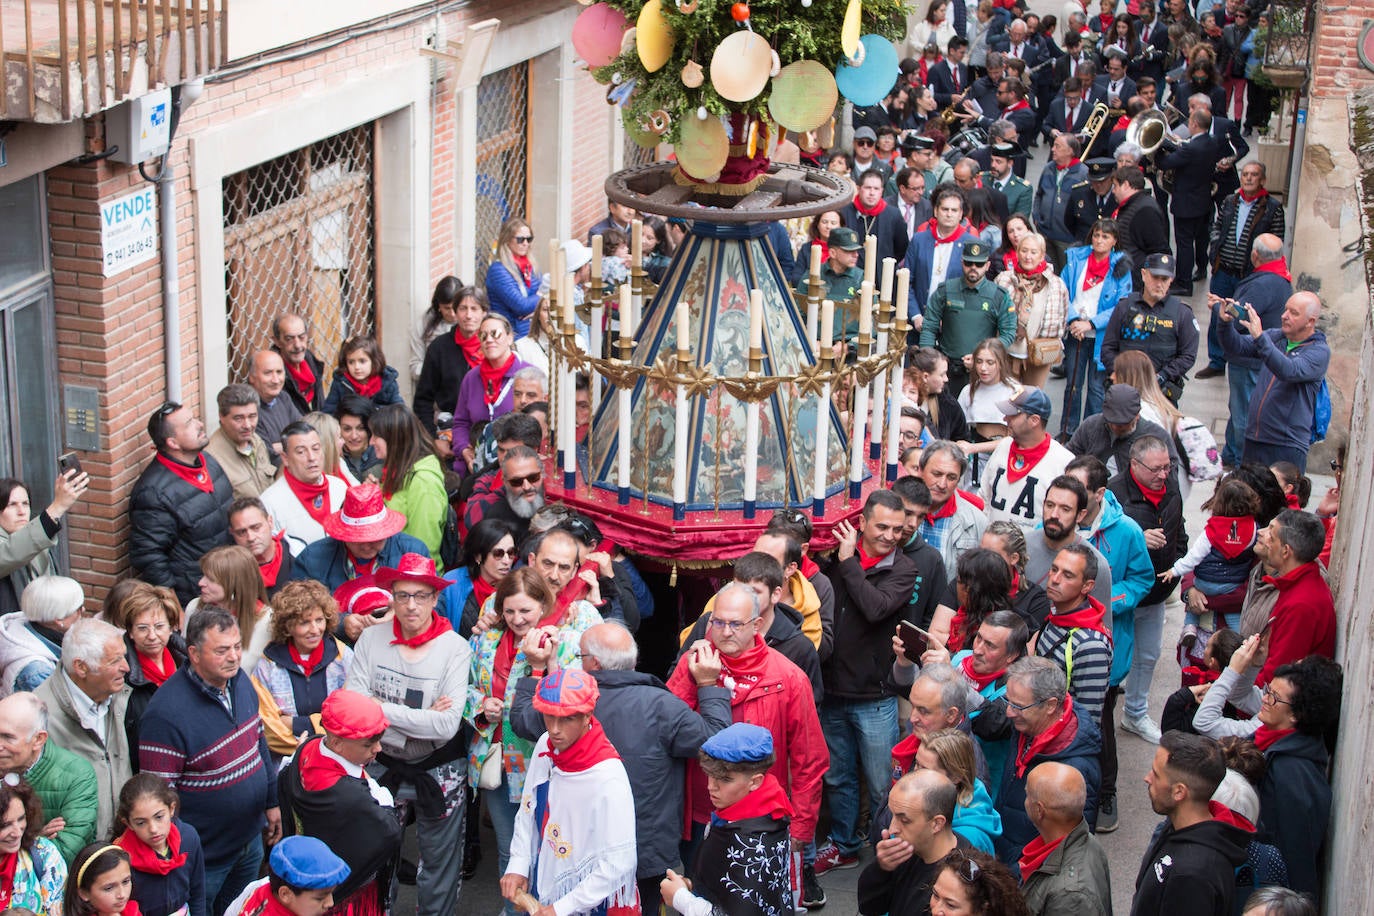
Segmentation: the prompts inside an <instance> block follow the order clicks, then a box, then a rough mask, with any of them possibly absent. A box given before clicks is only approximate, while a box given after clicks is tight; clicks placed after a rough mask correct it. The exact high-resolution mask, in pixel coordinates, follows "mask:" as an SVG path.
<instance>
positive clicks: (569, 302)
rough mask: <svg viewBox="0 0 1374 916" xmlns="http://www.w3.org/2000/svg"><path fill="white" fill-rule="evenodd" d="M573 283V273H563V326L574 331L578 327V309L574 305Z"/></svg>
mask: <svg viewBox="0 0 1374 916" xmlns="http://www.w3.org/2000/svg"><path fill="white" fill-rule="evenodd" d="M575 285H576V284H574V283H573V278H572V274H570V273H567V272H566V271H564V273H563V328H564V330H567V331H572V330H573V329H574V328H576V327H577V309H576V308H575V307H574V306H573V287H574V286H575Z"/></svg>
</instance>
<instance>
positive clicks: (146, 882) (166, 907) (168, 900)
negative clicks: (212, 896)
mask: <svg viewBox="0 0 1374 916" xmlns="http://www.w3.org/2000/svg"><path fill="white" fill-rule="evenodd" d="M172 823H174V824H176V825H177V830H179V831H181V851H182V852H184V853H186V862H185V864H183V865H182V866H181V867H180V868H174V869H172V870H171V871H169V872H168V873H167V874H165V875H159V874H157V873H155V872H150V871H139V870H138V869H134V872H133V877H134V891H133V898H134V899H135V900H137V901H138V911H139V912H140V913H142V914H143V916H172V914H173V913H175V912H176V911H177V910H179V909H181V908H182V907H183V906H186V907H188V908H189V910H190V916H205V914H206V911H205V851H204V850H203V849H202V848H201V845H200V834H199V833H197V832H196V828H194V827H192V826H191V825H190V824H188V823H186V822H185V821H183V820H182V819H181V818H179V817H176V818H173V819H172Z"/></svg>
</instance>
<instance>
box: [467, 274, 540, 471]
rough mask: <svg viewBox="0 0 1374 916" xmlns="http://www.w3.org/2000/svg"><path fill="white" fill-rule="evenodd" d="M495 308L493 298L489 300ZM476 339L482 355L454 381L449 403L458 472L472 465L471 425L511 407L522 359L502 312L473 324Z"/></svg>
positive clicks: (493, 418) (509, 409) (474, 466)
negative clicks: (453, 395)
mask: <svg viewBox="0 0 1374 916" xmlns="http://www.w3.org/2000/svg"><path fill="white" fill-rule="evenodd" d="M492 306H493V309H494V308H495V299H494V297H493V301H492ZM477 341H478V343H479V344H480V345H481V348H482V358H481V359H480V360H478V361H477V365H476V366H473V371H469V372H468V374H467V375H465V376H463V381H462V382H460V383H459V385H458V400H457V402H456V403H455V404H454V405H453V451H454V453H455V454H457V455H459V456H461V457H460V458H458V459H455V460H454V462H453V468H454V470H456V471H457V472H458V473H459V474H466V473H467V472H468V470H469V469H475V468H476V459H477V448H476V446H475V445H474V444H472V442H471V441H470V440H471V438H472V428H473V427H474V426H476V425H477V424H479V423H490V422H491V421H492V420H495V419H496V418H497V417H500V416H504V415H505V414H508V413H510V412H511V410H512V409H513V407H514V400H513V399H514V393H513V389H514V387H515V373H517V372H519V371H520V370H521V369H523V368H525V367H526V366H527V365H529V363H527V362H525V361H524V360H523V359H521V358H520V357H519V356H517V355H516V353H515V349H514V348H515V334H514V333H513V330H512V328H511V323H510V322H509V321H507V320H506V317H505V316H504V315H499V314H497V313H496V311H494V310H493V311H492V312H490V313H489V314H488V315H487V316H486V317H485V318H483V319H482V323H481V324H479V325H478V326H477Z"/></svg>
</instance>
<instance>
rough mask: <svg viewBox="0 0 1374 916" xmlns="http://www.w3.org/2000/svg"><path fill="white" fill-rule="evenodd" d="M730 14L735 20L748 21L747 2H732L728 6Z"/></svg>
mask: <svg viewBox="0 0 1374 916" xmlns="http://www.w3.org/2000/svg"><path fill="white" fill-rule="evenodd" d="M730 16H731V17H732V18H733V19H734V20H735V21H736V22H748V21H749V4H747V3H736V4H733V5H732V6H731V7H730Z"/></svg>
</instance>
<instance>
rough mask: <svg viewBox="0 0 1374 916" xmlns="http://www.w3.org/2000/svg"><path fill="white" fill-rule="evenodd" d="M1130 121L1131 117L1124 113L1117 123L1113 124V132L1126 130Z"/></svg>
mask: <svg viewBox="0 0 1374 916" xmlns="http://www.w3.org/2000/svg"><path fill="white" fill-rule="evenodd" d="M1130 123H1131V119H1130V118H1128V117H1126V116H1125V115H1122V116H1121V117H1119V118H1117V119H1116V123H1115V124H1113V125H1112V133H1116V132H1117V131H1118V130H1125V129H1126V127H1127V126H1128V125H1129V124H1130Z"/></svg>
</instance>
